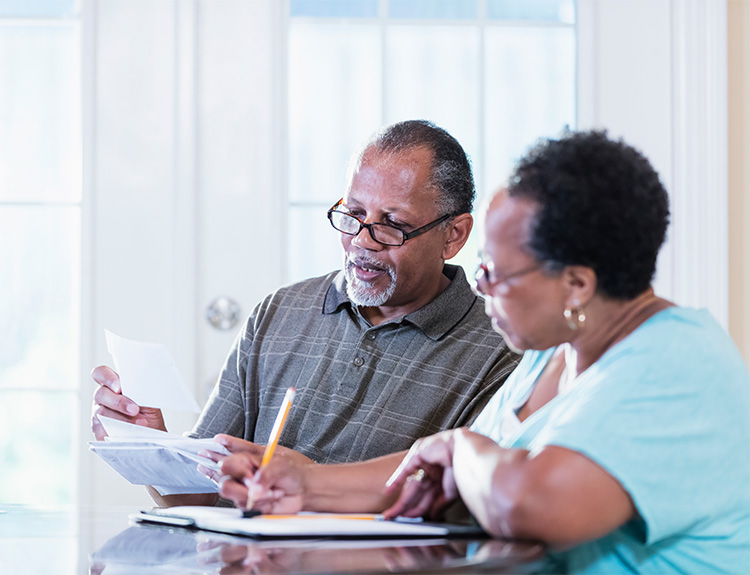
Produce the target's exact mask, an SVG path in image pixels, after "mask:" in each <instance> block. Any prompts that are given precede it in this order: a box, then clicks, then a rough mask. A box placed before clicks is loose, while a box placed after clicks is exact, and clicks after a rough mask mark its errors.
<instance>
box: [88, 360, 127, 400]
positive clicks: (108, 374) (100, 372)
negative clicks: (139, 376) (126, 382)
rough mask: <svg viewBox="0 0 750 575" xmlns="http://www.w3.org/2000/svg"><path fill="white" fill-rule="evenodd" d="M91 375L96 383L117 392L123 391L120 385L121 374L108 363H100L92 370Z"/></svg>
mask: <svg viewBox="0 0 750 575" xmlns="http://www.w3.org/2000/svg"><path fill="white" fill-rule="evenodd" d="M91 377H92V378H93V379H94V381H95V382H96V383H98V384H99V385H102V386H104V387H108V388H109V389H111V390H112V391H113V392H115V393H120V392H121V391H122V389H121V387H120V376H119V375H117V373H116V372H115V371H114V370H113V369H112V368H111V367H107V366H106V365H100V366H98V367H95V368H94V369H92V370H91Z"/></svg>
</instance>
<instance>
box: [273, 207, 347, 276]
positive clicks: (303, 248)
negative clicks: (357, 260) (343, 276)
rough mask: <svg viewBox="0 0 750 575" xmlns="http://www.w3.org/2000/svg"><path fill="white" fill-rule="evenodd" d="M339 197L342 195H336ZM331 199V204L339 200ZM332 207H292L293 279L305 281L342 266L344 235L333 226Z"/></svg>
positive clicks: (290, 211)
mask: <svg viewBox="0 0 750 575" xmlns="http://www.w3.org/2000/svg"><path fill="white" fill-rule="evenodd" d="M336 199H338V198H336ZM336 199H334V200H333V201H331V205H333V202H335V201H336ZM330 207H331V206H330V205H328V206H325V207H323V206H320V207H309V206H306V207H299V206H291V207H290V208H289V255H288V258H287V262H288V263H289V274H288V277H289V281H290V282H295V281H301V280H303V279H307V278H311V277H316V276H320V275H323V274H326V273H328V272H330V271H333V270H338V269H341V265H342V261H343V257H344V256H343V251H342V249H341V241H340V237H341V234H340V233H339V232H337V231H336V230H334V229H333V228H332V227H331V223H330V222H329V221H328V218H327V217H326V211H327V210H328V208H330Z"/></svg>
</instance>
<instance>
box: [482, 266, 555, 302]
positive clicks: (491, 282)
mask: <svg viewBox="0 0 750 575" xmlns="http://www.w3.org/2000/svg"><path fill="white" fill-rule="evenodd" d="M543 267H544V262H537V263H535V264H532V265H530V266H527V267H525V268H521V269H520V270H518V271H515V272H512V273H509V274H506V275H504V276H502V277H500V278H495V279H490V275H491V274H490V268H488V267H487V264H486V263H484V262H483V261H480V262H479V266H478V267H477V273H476V274H474V291H476V292H477V293H479V294H481V295H485V296H488V295H490V293H491V292H492V290H493V289H495V288H496V287H497V286H499V285H500V284H504V283H506V282H507V281H509V280H512V279H513V278H517V277H521V276H524V275H526V274H530V273H531V272H535V271H537V270H540V269H542V268H543Z"/></svg>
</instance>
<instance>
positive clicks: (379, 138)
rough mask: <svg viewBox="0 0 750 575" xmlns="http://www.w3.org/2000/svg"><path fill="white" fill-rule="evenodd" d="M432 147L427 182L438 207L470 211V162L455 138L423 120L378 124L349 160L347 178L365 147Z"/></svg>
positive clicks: (385, 150)
mask: <svg viewBox="0 0 750 575" xmlns="http://www.w3.org/2000/svg"><path fill="white" fill-rule="evenodd" d="M421 147H425V148H427V149H429V150H431V151H432V167H431V170H430V172H431V173H430V181H429V184H428V185H430V186H432V187H434V188H435V189H436V190H437V191H438V193H439V198H438V207H439V209H440V210H441V212H442V213H444V214H450V215H452V216H457V215H459V214H470V213H471V211H472V209H473V208H474V199H475V197H476V188H475V186H474V176H473V175H472V173H471V162H470V161H469V158H468V156H467V155H466V152H465V151H464V149H463V148H462V147H461V144H459V143H458V140H456V138H454V137H453V136H451V135H450V134H449V133H448V132H446V131H445V130H444V129H443V128H440V127H438V126H436V125H435V124H433V123H432V122H428V121H427V120H407V121H404V122H398V123H396V124H391V125H390V126H386V127H385V128H382V129H381V130H379V131H378V132H376V133H375V134H373V135H372V136H371V137H370V138H369V139H368V140H367V141H366V142H365V143H364V144H363V146H362V147H361V148H360V150H359V152H358V153H356V154H355V155H354V156H353V157H352V160H351V162H350V164H349V171H348V181H349V185H351V181H352V177H353V175H354V174H355V173H356V172H357V170H359V168H360V166H361V165H362V159H363V158H364V156H365V154H366V153H367V152H368V151H369V150H374V151H375V152H377V153H378V154H382V153H385V154H392V155H396V154H399V153H401V152H404V151H407V150H411V149H414V148H421Z"/></svg>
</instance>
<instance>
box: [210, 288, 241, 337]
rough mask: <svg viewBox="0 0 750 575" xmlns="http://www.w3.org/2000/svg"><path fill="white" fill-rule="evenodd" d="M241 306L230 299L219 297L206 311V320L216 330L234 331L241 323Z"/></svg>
mask: <svg viewBox="0 0 750 575" xmlns="http://www.w3.org/2000/svg"><path fill="white" fill-rule="evenodd" d="M240 311H241V309H240V304H238V303H237V302H236V301H234V300H233V299H231V298H228V297H223V296H222V297H217V298H216V299H215V300H214V301H212V302H211V303H210V304H209V306H208V309H207V310H206V319H207V320H208V321H209V323H210V324H211V325H212V326H214V327H215V328H216V329H220V330H222V331H226V330H228V329H232V328H233V327H234V326H236V325H237V323H238V322H239V321H240Z"/></svg>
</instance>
